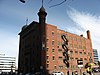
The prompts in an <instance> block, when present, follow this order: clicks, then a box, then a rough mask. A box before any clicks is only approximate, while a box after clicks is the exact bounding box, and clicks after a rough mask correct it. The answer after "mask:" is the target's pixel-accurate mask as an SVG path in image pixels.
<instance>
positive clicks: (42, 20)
mask: <svg viewBox="0 0 100 75" xmlns="http://www.w3.org/2000/svg"><path fill="white" fill-rule="evenodd" d="M42 1H43V0H42ZM46 15H47V13H46V11H45V8H44V7H43V2H42V7H41V8H40V10H39V12H38V16H39V30H40V33H39V34H40V41H41V42H40V45H41V51H40V52H41V66H40V69H41V72H44V73H45V72H46V22H45V21H46ZM43 61H44V62H43Z"/></svg>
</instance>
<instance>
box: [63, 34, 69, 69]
mask: <svg viewBox="0 0 100 75" xmlns="http://www.w3.org/2000/svg"><path fill="white" fill-rule="evenodd" d="M61 38H62V40H63V44H62V48H63V49H64V52H63V56H64V59H63V62H64V63H65V64H66V66H67V68H68V67H69V61H68V60H69V56H68V40H67V38H66V36H65V35H62V36H61Z"/></svg>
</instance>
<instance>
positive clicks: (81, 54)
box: [18, 6, 94, 75]
mask: <svg viewBox="0 0 100 75" xmlns="http://www.w3.org/2000/svg"><path fill="white" fill-rule="evenodd" d="M38 15H39V23H38V22H35V21H33V22H32V23H31V24H29V25H25V26H23V27H22V30H21V32H20V33H19V35H20V43H19V61H18V72H19V73H20V72H22V73H29V72H31V73H35V72H40V71H41V72H43V73H47V74H50V73H52V72H64V74H66V73H67V71H68V70H69V71H71V72H72V71H73V72H74V71H76V70H77V71H79V68H78V66H77V60H78V59H82V60H83V68H82V71H84V65H85V64H86V63H87V62H90V60H91V61H92V62H93V61H94V60H93V51H92V43H91V36H90V31H89V30H88V31H87V38H85V37H83V35H80V36H79V35H76V34H72V33H70V32H66V31H64V30H60V29H58V28H57V26H54V25H51V24H46V23H45V20H46V15H47V13H46V11H45V9H44V7H43V6H42V7H41V8H40V10H39V12H38ZM61 35H66V37H67V39H68V49H69V53H70V54H69V63H70V67H69V68H67V67H66V65H65V64H64V62H63V59H64V56H63V52H64V50H63V49H62V43H63V40H62V38H61ZM47 74H46V75H47Z"/></svg>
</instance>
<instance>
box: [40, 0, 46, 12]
mask: <svg viewBox="0 0 100 75" xmlns="http://www.w3.org/2000/svg"><path fill="white" fill-rule="evenodd" d="M39 11H45V8H44V7H43V0H42V6H41V8H40V10H39Z"/></svg>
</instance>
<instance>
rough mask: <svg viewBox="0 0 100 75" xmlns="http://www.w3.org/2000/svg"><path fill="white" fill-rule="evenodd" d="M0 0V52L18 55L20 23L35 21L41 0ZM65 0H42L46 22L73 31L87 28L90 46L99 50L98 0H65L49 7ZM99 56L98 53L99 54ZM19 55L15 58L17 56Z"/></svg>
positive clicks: (77, 32)
mask: <svg viewBox="0 0 100 75" xmlns="http://www.w3.org/2000/svg"><path fill="white" fill-rule="evenodd" d="M25 1H26V3H24V4H23V3H21V2H20V1H19V0H0V53H2V54H5V55H8V56H15V57H18V49H19V47H18V46H19V36H18V33H19V32H20V31H21V27H22V26H24V25H25V24H26V18H28V24H30V23H31V22H32V21H33V20H34V21H37V22H38V16H37V13H38V11H39V9H40V7H41V4H42V3H41V0H25ZM50 1H51V2H50ZM61 1H64V0H44V7H45V9H46V12H47V14H48V15H47V19H46V22H47V23H48V24H52V25H55V26H58V28H59V29H62V30H65V31H69V32H71V33H75V34H78V35H80V34H83V35H84V36H86V31H87V30H90V33H91V38H92V45H93V49H97V50H98V53H100V46H99V45H100V33H99V31H100V0H67V1H66V2H65V3H63V4H62V5H59V6H55V7H51V8H49V7H50V6H52V5H55V4H57V3H59V2H61ZM99 58H100V54H99ZM17 59H18V58H17Z"/></svg>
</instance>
